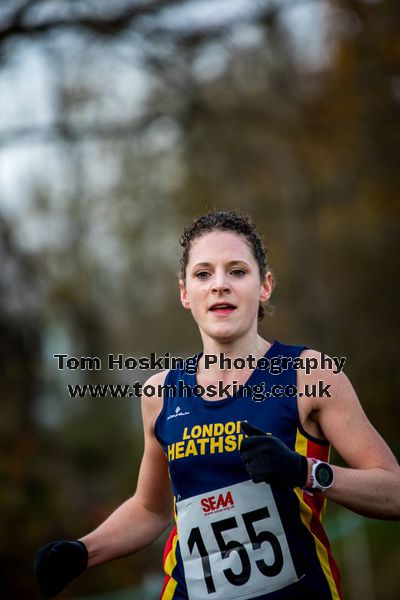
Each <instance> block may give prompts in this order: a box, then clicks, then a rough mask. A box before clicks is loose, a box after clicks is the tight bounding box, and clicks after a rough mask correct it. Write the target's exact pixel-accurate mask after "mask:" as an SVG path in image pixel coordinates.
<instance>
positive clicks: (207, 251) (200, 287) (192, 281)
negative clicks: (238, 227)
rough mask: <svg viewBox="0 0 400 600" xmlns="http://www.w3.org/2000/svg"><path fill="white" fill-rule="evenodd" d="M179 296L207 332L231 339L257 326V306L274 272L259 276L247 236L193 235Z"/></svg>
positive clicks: (266, 294) (222, 233) (268, 290)
mask: <svg viewBox="0 0 400 600" xmlns="http://www.w3.org/2000/svg"><path fill="white" fill-rule="evenodd" d="M179 287H180V292H181V301H182V304H183V306H184V307H185V308H186V309H190V310H191V311H192V314H193V317H194V319H195V321H196V323H197V325H198V326H199V328H200V330H201V331H202V332H203V333H204V334H206V335H207V336H209V337H211V338H213V339H216V340H220V341H231V340H234V339H238V338H240V337H242V336H243V335H246V333H248V332H249V331H250V330H252V329H254V331H257V316H258V306H259V303H260V301H261V302H265V301H266V300H267V299H268V298H269V296H270V295H271V291H272V275H271V273H270V272H268V273H267V275H266V277H265V280H264V281H263V282H261V281H260V272H259V268H258V263H257V261H256V259H255V258H254V255H253V251H252V248H251V247H250V245H249V244H248V242H247V240H246V238H245V237H244V236H243V235H241V234H238V233H234V232H230V231H213V232H211V233H206V234H204V235H202V236H200V237H199V238H197V239H196V240H194V241H193V242H192V244H191V247H190V253H189V262H188V265H187V268H186V285H185V283H184V282H183V280H182V279H180V280H179Z"/></svg>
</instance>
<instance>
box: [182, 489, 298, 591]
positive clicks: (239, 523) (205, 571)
mask: <svg viewBox="0 0 400 600" xmlns="http://www.w3.org/2000/svg"><path fill="white" fill-rule="evenodd" d="M176 506H177V516H178V519H177V527H178V536H179V544H180V550H181V554H182V559H183V565H184V570H185V579H186V584H187V589H188V596H189V600H204V599H205V598H207V599H208V598H209V599H210V600H222V599H223V600H226V599H227V598H229V600H233V599H234V598H235V599H240V600H249V599H250V598H256V597H257V596H260V595H262V594H267V593H270V592H273V591H275V590H278V589H280V588H283V587H285V586H287V585H290V584H291V583H294V582H295V581H297V579H298V578H297V575H296V571H295V569H294V565H293V561H292V557H291V555H290V550H289V546H288V543H287V539H286V536H285V532H284V530H283V526H282V522H281V520H280V517H279V513H278V509H277V507H276V504H275V500H274V497H273V495H272V491H271V487H270V486H269V485H268V484H266V483H257V484H255V483H253V482H252V481H245V482H243V483H237V484H235V485H231V486H227V487H224V488H220V489H218V490H213V491H211V492H207V493H205V494H199V495H198V496H192V497H191V498H188V499H187V500H181V501H180V502H177V505H176Z"/></svg>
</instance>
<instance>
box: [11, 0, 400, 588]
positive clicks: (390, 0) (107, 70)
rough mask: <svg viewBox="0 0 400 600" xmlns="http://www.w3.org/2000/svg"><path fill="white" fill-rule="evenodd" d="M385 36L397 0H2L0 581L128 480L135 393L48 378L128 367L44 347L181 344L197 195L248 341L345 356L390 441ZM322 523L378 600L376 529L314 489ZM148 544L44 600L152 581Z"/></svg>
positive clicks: (135, 351)
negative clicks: (238, 283)
mask: <svg viewBox="0 0 400 600" xmlns="http://www.w3.org/2000/svg"><path fill="white" fill-rule="evenodd" d="M399 32H400V11H399V4H398V0H381V1H379V0H346V1H345V0H325V1H324V0H321V1H318V0H303V1H301V0H299V1H295V0H291V1H289V0H281V1H278V0H276V1H267V0H265V1H263V0H258V1H257V2H254V1H253V2H250V1H245V0H241V1H239V0H231V1H230V2H229V3H228V2H221V1H220V0H213V1H212V2H210V1H207V2H206V1H205V0H197V1H196V2H189V1H182V0H181V1H179V0H175V1H173V0H171V1H167V0H165V1H160V0H148V1H146V2H145V1H144V0H143V1H135V2H134V1H129V0H119V1H116V2H112V3H110V2H106V1H102V0H98V1H96V2H92V1H90V0H81V1H79V2H77V1H76V0H57V1H51V0H47V1H45V0H30V1H26V0H21V1H19V2H15V1H14V0H3V2H2V3H1V5H0V336H1V340H0V370H1V373H0V375H1V376H0V389H1V418H0V430H1V437H0V440H1V447H2V452H1V456H0V481H1V486H0V502H1V521H0V528H1V535H0V539H1V548H0V560H1V589H2V597H3V598H6V599H7V600H12V599H16V600H19V599H21V600H22V599H24V600H25V599H27V598H29V599H35V598H38V597H39V596H38V591H37V589H36V586H35V582H34V581H33V578H32V559H33V554H34V551H35V549H36V548H37V547H39V546H41V545H44V544H45V543H47V542H49V541H50V540H53V539H58V538H67V539H71V538H75V537H79V536H82V535H84V534H85V533H87V532H88V531H89V530H91V529H93V528H94V527H95V526H96V525H97V524H99V523H100V522H101V521H102V520H103V519H104V518H105V517H106V516H107V515H108V514H109V513H110V512H111V511H112V510H113V509H114V508H116V507H117V506H118V505H119V504H120V503H122V501H123V500H125V499H126V498H127V497H128V496H129V495H131V494H133V493H134V491H135V485H136V479H137V473H138V466H139V461H140V456H141V452H142V429H141V423H140V413H139V407H138V401H137V400H135V399H130V400H128V399H112V398H103V399H91V400H89V399H71V398H69V396H68V393H67V383H80V382H82V383H84V382H88V383H103V382H110V383H130V382H131V381H132V380H141V381H143V380H144V379H145V378H146V376H148V375H150V373H143V372H138V371H133V372H132V371H131V372H123V371H122V372H117V371H111V372H109V371H107V370H106V369H104V370H103V371H89V370H86V371H85V370H75V371H70V372H68V371H60V370H58V369H57V363H56V361H55V359H54V358H53V354H54V353H68V354H70V355H73V356H99V357H106V356H107V355H108V354H109V353H115V354H118V353H122V354H125V355H126V356H142V355H146V354H148V353H150V352H157V353H159V354H164V352H171V354H175V355H178V356H185V355H189V354H191V353H193V352H196V351H199V348H200V338H199V336H198V333H197V331H196V327H195V326H194V324H193V323H192V321H191V317H190V315H188V314H186V312H185V311H184V310H183V309H182V308H181V306H180V303H179V300H178V288H177V277H176V273H177V269H178V263H179V256H180V254H179V244H178V238H179V235H180V234H181V232H182V229H183V227H184V225H185V224H187V223H188V222H189V221H190V220H191V219H192V218H193V217H195V216H198V215H199V214H202V213H204V212H205V211H206V210H207V209H208V208H209V207H216V208H219V209H231V208H238V209H240V210H241V211H243V212H247V213H249V214H251V215H252V217H253V219H254V220H255V222H256V223H257V225H258V227H259V229H260V230H261V231H262V232H263V234H264V236H265V239H266V241H267V246H268V249H269V256H270V263H271V265H272V267H273V269H274V271H275V274H276V278H277V282H278V286H277V289H276V291H275V293H274V296H273V303H274V306H275V314H274V316H273V317H267V318H266V319H265V320H264V321H263V322H262V323H261V327H260V332H261V334H262V335H263V336H265V337H266V338H267V339H269V340H273V339H275V338H277V339H279V340H281V341H283V342H286V343H305V344H307V345H309V346H311V347H314V348H316V349H319V350H323V351H325V352H326V353H329V354H331V355H335V356H346V357H347V364H346V372H347V374H348V375H349V377H350V379H351V380H352V382H353V384H354V386H355V388H356V390H357V392H358V394H359V397H360V399H361V402H362V404H363V406H364V408H365V410H366V412H367V414H368V416H369V418H370V419H371V421H372V422H373V424H374V425H375V427H376V428H377V429H378V431H379V432H380V433H381V434H382V435H383V436H384V438H385V439H386V440H387V442H388V443H389V444H390V446H391V447H392V449H393V451H394V452H395V453H396V455H397V456H399V451H400V435H399V417H400V405H399V394H400V389H399V388H400V378H399V369H398V358H397V354H398V333H399V332H398V306H399V284H398V282H397V277H398V274H399V255H400V252H399V250H400V248H399V234H398V231H399V202H398V200H399V197H398V192H399V180H400V169H399V140H400V114H399V112H400V111H399V105H400V69H399V67H400V34H399ZM396 282H397V283H396ZM326 523H327V527H328V531H329V533H330V536H331V539H332V542H333V545H334V549H335V554H336V557H337V560H338V562H339V565H340V567H341V570H342V576H343V584H344V591H345V598H349V599H350V600H355V599H357V600H359V599H360V598H362V599H363V600H389V599H395V598H399V597H400V574H399V567H400V545H399V534H400V527H399V523H389V522H380V521H375V520H368V519H363V518H361V517H358V516H357V515H353V514H352V513H350V512H349V511H346V510H345V509H341V508H340V507H337V506H335V505H333V504H332V505H330V507H329V509H328V511H327V516H326ZM132 526H133V527H134V523H133V524H132ZM163 541H164V538H163V539H162V540H160V541H159V542H158V543H157V544H155V545H154V546H152V547H151V548H149V549H148V550H146V551H144V552H141V553H140V554H138V555H136V556H134V557H131V558H127V559H124V560H121V561H117V562H115V563H112V564H109V565H107V566H103V567H100V568H96V569H93V570H91V571H90V572H88V573H86V574H85V575H84V576H82V577H81V578H80V579H79V580H77V581H76V582H74V583H73V584H72V585H71V586H70V587H69V588H68V589H67V590H66V591H65V592H64V593H63V594H61V596H60V597H61V598H78V597H79V598H80V600H82V599H83V598H93V600H94V599H96V600H127V599H128V598H130V599H132V600H134V599H139V598H140V599H145V598H149V599H150V600H152V599H153V598H158V595H159V591H160V585H161V556H162V548H163ZM91 595H93V596H91Z"/></svg>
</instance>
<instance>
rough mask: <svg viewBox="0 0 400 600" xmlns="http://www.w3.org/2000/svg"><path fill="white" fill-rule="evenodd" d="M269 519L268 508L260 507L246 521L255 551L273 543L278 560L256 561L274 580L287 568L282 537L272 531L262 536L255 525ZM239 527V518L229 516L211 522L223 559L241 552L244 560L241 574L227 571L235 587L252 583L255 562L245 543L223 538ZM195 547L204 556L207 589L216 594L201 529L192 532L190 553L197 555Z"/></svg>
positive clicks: (225, 572)
mask: <svg viewBox="0 0 400 600" xmlns="http://www.w3.org/2000/svg"><path fill="white" fill-rule="evenodd" d="M269 516H270V514H269V510H268V507H267V506H263V507H262V508H258V509H256V510H252V511H250V512H248V513H245V514H244V515H242V518H243V523H244V525H245V528H246V531H247V533H248V536H249V538H250V541H251V543H252V547H253V549H254V550H258V549H259V548H261V544H262V543H263V542H268V543H269V544H271V548H272V551H273V554H274V560H273V562H272V564H267V563H266V562H265V561H264V560H263V559H258V560H256V561H255V564H256V566H257V568H258V569H259V571H260V573H262V574H263V575H265V576H266V577H274V576H275V575H278V573H280V572H281V571H282V567H283V555H282V549H281V547H280V545H279V541H278V538H277V537H276V536H275V535H274V534H273V533H271V532H270V531H261V532H259V533H256V531H255V529H254V525H253V524H254V522H255V521H260V520H261V519H267V518H269ZM237 527H238V523H237V520H236V518H235V517H228V518H227V519H222V520H221V521H215V522H214V523H211V528H212V531H213V533H214V536H215V539H216V541H217V544H218V547H219V549H220V551H221V557H222V558H227V557H228V556H229V555H230V554H231V552H237V553H238V556H239V558H240V561H241V567H242V568H241V570H240V572H239V573H234V571H233V570H232V569H223V573H224V575H225V577H226V579H227V580H228V581H229V583H231V584H232V585H244V584H245V583H247V582H248V581H249V579H250V575H251V563H250V558H249V555H248V553H247V551H246V548H245V546H244V545H243V544H242V543H241V542H238V541H236V540H232V539H231V540H229V542H226V541H225V540H224V537H223V535H222V534H223V532H224V531H228V530H231V529H235V528H237ZM195 546H197V548H198V551H199V553H200V556H201V562H202V566H203V573H204V581H205V583H206V586H207V592H208V593H209V594H211V593H214V592H215V591H216V589H215V584H214V580H213V577H212V573H211V565H210V557H209V555H208V552H207V548H206V546H205V544H204V540H203V538H202V536H201V532H200V528H199V527H194V528H193V529H192V531H191V533H190V536H189V539H188V547H189V552H190V553H192V552H193V550H194V548H195Z"/></svg>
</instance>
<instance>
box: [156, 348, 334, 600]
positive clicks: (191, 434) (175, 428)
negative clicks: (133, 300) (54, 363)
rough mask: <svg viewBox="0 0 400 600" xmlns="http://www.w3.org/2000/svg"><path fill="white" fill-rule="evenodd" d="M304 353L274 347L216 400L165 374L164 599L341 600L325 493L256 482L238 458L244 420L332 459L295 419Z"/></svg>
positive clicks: (181, 377)
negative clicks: (167, 517)
mask: <svg viewBox="0 0 400 600" xmlns="http://www.w3.org/2000/svg"><path fill="white" fill-rule="evenodd" d="M304 349H305V346H289V345H286V344H282V343H280V342H278V341H275V342H274V343H273V344H272V346H271V347H270V348H269V350H268V351H267V352H266V354H265V355H264V357H263V358H262V359H260V360H259V361H258V363H257V368H256V369H255V370H254V371H253V372H252V373H251V376H250V378H249V379H248V381H247V382H246V384H245V385H244V386H242V387H241V388H239V390H238V391H237V393H236V394H235V395H232V396H230V397H226V398H224V399H222V400H206V399H205V398H203V397H200V396H199V395H195V393H193V392H194V391H197V388H195V390H193V388H194V387H195V386H196V375H195V374H189V373H187V372H186V371H185V370H184V369H174V370H171V371H169V372H168V374H167V376H166V380H165V385H166V386H171V388H170V390H172V393H170V392H166V391H164V402H163V408H162V410H161V413H160V415H159V416H158V418H157V420H156V423H155V435H156V437H157V439H158V441H159V442H160V444H161V445H162V447H163V450H164V452H165V454H166V457H167V459H168V467H169V474H170V478H171V483H172V489H173V493H174V500H175V526H174V527H173V529H172V531H171V534H170V536H169V538H168V541H167V544H166V546H165V551H164V559H163V567H164V571H165V580H164V585H163V589H162V593H161V599H162V600H205V599H209V600H250V599H254V600H299V599H302V598H310V599H311V598H318V600H328V599H330V600H331V599H333V600H339V599H341V592H340V583H339V572H338V569H337V566H336V564H335V562H334V560H333V557H332V554H331V550H330V545H329V541H328V539H327V536H326V533H325V531H324V529H323V526H322V524H321V518H322V514H323V510H324V506H325V502H326V500H325V498H324V496H323V495H322V494H315V495H311V494H309V493H308V492H306V491H304V490H302V489H300V488H295V489H294V490H292V489H288V488H286V487H282V488H280V487H278V486H270V485H268V484H266V483H257V484H255V483H253V482H252V481H251V480H250V478H249V475H248V473H247V471H246V469H245V467H244V465H243V462H242V460H241V458H240V454H239V451H238V448H239V447H240V443H241V440H242V439H243V434H242V433H241V432H240V421H242V420H247V421H248V422H249V423H251V424H253V425H255V426H256V427H259V428H261V429H262V430H263V431H265V432H269V433H271V434H272V435H274V436H276V437H278V438H280V439H281V440H282V441H283V442H285V444H286V445H287V446H288V447H289V448H291V449H292V450H296V451H297V452H299V453H300V454H302V455H304V456H310V457H314V458H318V459H320V460H324V461H328V460H329V450H330V446H329V443H328V442H326V441H324V440H319V439H317V438H314V437H312V436H310V435H309V434H307V433H306V432H305V431H304V430H303V428H302V427H301V424H300V420H299V413H298V407H297V395H296V389H295V386H296V383H297V380H296V372H297V371H296V360H297V361H299V360H300V354H301V352H302V351H303V350H304ZM197 356H198V357H200V356H201V355H197ZM274 364H275V366H276V364H281V365H283V366H284V367H286V368H282V369H281V372H280V373H279V372H277V371H279V369H276V368H275V367H274V366H273V365H274ZM298 366H299V363H298V362H297V367H298ZM266 367H267V368H266ZM275 372H277V374H274V373H275ZM179 382H180V383H179ZM174 386H175V387H174ZM179 386H181V389H179ZM182 386H183V387H182ZM272 386H280V387H279V388H278V391H279V397H277V396H276V395H274V396H271V391H272ZM276 389H277V388H274V390H276ZM175 390H176V393H173V392H174V391H175ZM188 390H189V391H191V392H192V394H190V393H189V392H188ZM249 390H250V392H252V391H253V392H257V393H253V394H251V393H249ZM260 390H262V394H260V393H259V392H260ZM268 394H269V397H268ZM262 395H263V398H260V396H262ZM255 398H257V400H255ZM300 401H301V400H300Z"/></svg>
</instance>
